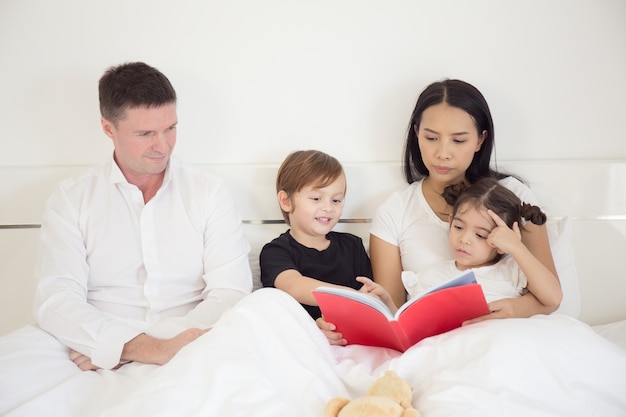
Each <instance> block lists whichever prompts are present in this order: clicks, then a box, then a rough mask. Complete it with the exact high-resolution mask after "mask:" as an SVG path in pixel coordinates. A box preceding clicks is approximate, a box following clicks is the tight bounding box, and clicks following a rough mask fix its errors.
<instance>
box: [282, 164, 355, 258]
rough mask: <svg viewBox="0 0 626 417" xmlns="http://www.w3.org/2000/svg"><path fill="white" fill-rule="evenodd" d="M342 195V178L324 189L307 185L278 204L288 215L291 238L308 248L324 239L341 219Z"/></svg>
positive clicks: (343, 195) (343, 192)
mask: <svg viewBox="0 0 626 417" xmlns="http://www.w3.org/2000/svg"><path fill="white" fill-rule="evenodd" d="M345 193H346V178H345V176H344V175H343V174H342V175H340V176H339V177H337V179H335V181H333V182H332V183H331V184H329V185H328V186H326V187H324V188H316V187H313V186H312V185H307V186H306V187H304V188H302V189H301V190H300V191H298V192H296V193H294V194H293V195H292V196H290V198H288V199H286V200H287V203H286V204H283V202H281V206H282V208H283V210H284V211H286V212H287V213H289V222H290V223H291V235H292V236H293V237H294V238H295V239H296V240H297V241H298V242H299V243H301V244H303V245H304V246H309V247H313V246H315V243H316V242H319V241H320V238H322V239H325V236H326V235H327V234H328V232H330V231H331V230H332V229H333V227H335V225H336V224H337V222H338V221H339V219H340V218H341V214H342V213H343V204H344V197H345ZM283 201H284V200H283Z"/></svg>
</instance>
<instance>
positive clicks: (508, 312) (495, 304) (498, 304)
mask: <svg viewBox="0 0 626 417" xmlns="http://www.w3.org/2000/svg"><path fill="white" fill-rule="evenodd" d="M516 300H518V299H517V298H503V299H501V300H496V301H492V302H490V303H489V304H488V306H489V311H490V313H489V314H485V315H484V316H480V317H476V318H474V319H471V320H467V321H465V322H463V326H465V325H468V324H472V323H478V322H481V321H485V320H492V319H508V318H511V317H518V316H517V315H516V309H515V304H516Z"/></svg>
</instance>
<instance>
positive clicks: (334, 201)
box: [333, 198, 341, 204]
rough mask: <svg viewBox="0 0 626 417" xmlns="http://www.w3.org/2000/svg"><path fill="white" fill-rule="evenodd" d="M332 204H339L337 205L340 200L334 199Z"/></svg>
mask: <svg viewBox="0 0 626 417" xmlns="http://www.w3.org/2000/svg"><path fill="white" fill-rule="evenodd" d="M333 203H336V204H339V203H341V200H340V199H338V198H335V199H334V200H333Z"/></svg>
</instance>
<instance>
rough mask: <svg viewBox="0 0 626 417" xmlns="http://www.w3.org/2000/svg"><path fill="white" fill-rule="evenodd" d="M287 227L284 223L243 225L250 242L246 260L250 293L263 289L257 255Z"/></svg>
mask: <svg viewBox="0 0 626 417" xmlns="http://www.w3.org/2000/svg"><path fill="white" fill-rule="evenodd" d="M288 228H289V226H287V225H286V224H285V223H276V224H271V223H269V224H267V223H266V224H262V223H258V224H254V223H248V224H244V225H243V230H244V233H245V235H246V238H247V239H248V242H250V253H249V254H248V260H249V262H250V269H251V270H252V291H254V290H258V289H259V288H262V287H263V284H262V283H261V266H260V265H259V254H260V253H261V249H263V246H264V245H265V244H266V243H269V242H271V241H272V240H273V239H275V238H277V237H278V236H279V235H280V234H281V233H283V232H285V231H286V230H287V229H288Z"/></svg>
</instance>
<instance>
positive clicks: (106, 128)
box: [100, 117, 115, 139]
mask: <svg viewBox="0 0 626 417" xmlns="http://www.w3.org/2000/svg"><path fill="white" fill-rule="evenodd" d="M100 125H101V126H102V131H103V132H104V134H105V135H107V136H108V137H110V138H111V139H113V138H114V136H115V135H114V133H113V130H114V129H115V125H113V123H111V122H110V121H108V120H107V119H105V118H104V117H100Z"/></svg>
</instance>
